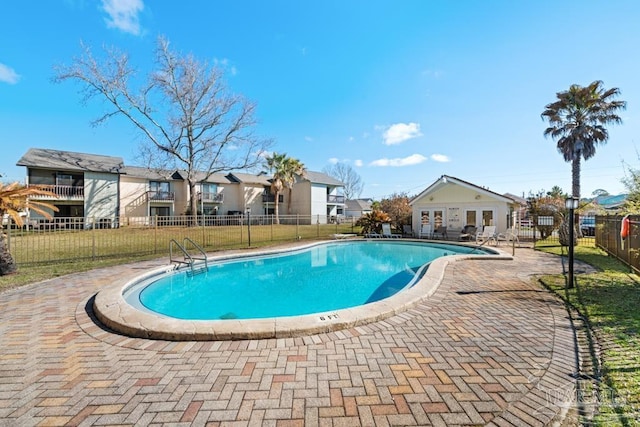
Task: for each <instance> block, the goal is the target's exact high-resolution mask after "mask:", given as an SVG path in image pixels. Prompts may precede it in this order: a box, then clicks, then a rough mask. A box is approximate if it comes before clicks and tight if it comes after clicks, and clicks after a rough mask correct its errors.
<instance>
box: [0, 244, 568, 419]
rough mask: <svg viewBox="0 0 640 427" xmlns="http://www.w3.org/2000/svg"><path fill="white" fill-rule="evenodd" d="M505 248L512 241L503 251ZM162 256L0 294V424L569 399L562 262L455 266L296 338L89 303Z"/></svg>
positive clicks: (502, 411) (466, 409)
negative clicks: (205, 338) (405, 306)
mask: <svg viewBox="0 0 640 427" xmlns="http://www.w3.org/2000/svg"><path fill="white" fill-rule="evenodd" d="M509 253H510V250H509ZM161 263H163V261H148V262H141V263H136V264H131V265H127V266H118V267H111V268H106V269H101V270H94V271H91V272H88V273H78V274H74V275H70V276H66V277H61V278H57V279H53V280H49V281H46V282H42V283H38V284H34V285H30V286H26V287H22V288H18V289H12V290H8V291H6V292H3V293H0V425H2V426H4V425H6V426H34V425H42V426H53V425H60V426H61V425H144V426H146V425H152V424H155V425H171V426H180V425H184V426H192V425H193V426H204V425H209V426H227V425H228V426H250V425H251V426H254V425H255V426H316V425H317V426H359V425H368V426H371V425H380V426H386V425H419V426H427V425H436V426H456V425H459V426H471V425H473V426H475V425H485V424H489V425H499V426H507V425H518V426H520V425H532V426H543V425H551V424H552V423H553V421H554V418H555V419H557V417H558V414H561V413H562V412H563V410H564V409H566V408H567V407H568V406H570V405H571V404H570V400H571V399H572V398H573V379H572V377H571V375H572V373H573V372H574V371H575V363H576V362H575V350H574V339H573V331H572V329H571V325H570V323H569V321H568V319H567V313H566V311H565V308H564V306H563V304H562V303H561V302H560V301H559V300H557V299H556V298H554V297H553V296H552V295H551V294H549V293H547V292H546V291H545V290H544V289H542V288H541V287H539V286H538V285H537V284H535V283H531V282H530V280H529V279H528V278H529V276H530V275H531V274H537V273H560V272H561V271H562V266H561V263H560V259H559V258H557V257H554V256H551V255H546V254H543V253H538V252H534V251H533V250H532V249H528V248H519V249H516V257H515V260H513V261H492V262H490V263H488V262H486V261H485V262H483V261H464V262H457V263H452V264H451V265H450V266H449V267H448V268H447V270H446V274H445V278H444V280H443V282H442V284H441V286H440V287H439V289H438V290H437V291H436V293H435V294H434V295H433V297H432V298H430V299H428V300H427V301H426V302H424V303H422V304H420V305H419V306H417V307H416V308H414V309H412V310H409V311H407V312H404V313H401V314H398V315H396V316H394V317H391V318H389V319H386V320H385V321H380V322H377V323H371V324H368V325H366V326H362V327H357V328H353V329H348V330H343V331H338V332H334V333H329V334H321V335H312V336H307V337H302V338H289V339H267V340H245V341H225V342H222V341H213V342H166V341H152V340H144V339H134V338H128V337H125V336H121V335H117V334H113V333H111V332H109V331H107V330H104V329H102V328H101V327H100V326H99V325H98V324H96V323H95V321H94V320H93V318H92V317H91V312H90V310H88V307H90V304H88V303H89V300H90V298H91V297H92V296H93V295H95V293H96V292H97V291H98V290H99V289H100V288H101V287H103V286H105V285H108V284H109V283H110V278H111V277H114V276H118V277H121V276H123V275H137V274H140V273H141V272H142V271H144V270H145V269H147V268H150V267H153V266H158V265H160V264H161Z"/></svg>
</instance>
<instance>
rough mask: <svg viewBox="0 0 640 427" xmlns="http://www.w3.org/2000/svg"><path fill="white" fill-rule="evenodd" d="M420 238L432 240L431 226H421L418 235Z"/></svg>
mask: <svg viewBox="0 0 640 427" xmlns="http://www.w3.org/2000/svg"><path fill="white" fill-rule="evenodd" d="M418 237H419V238H421V239H424V238H427V239H430V238H431V224H422V225H421V226H420V234H419V235H418Z"/></svg>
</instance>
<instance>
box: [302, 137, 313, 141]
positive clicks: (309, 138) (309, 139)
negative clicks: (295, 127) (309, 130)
mask: <svg viewBox="0 0 640 427" xmlns="http://www.w3.org/2000/svg"><path fill="white" fill-rule="evenodd" d="M304 140H305V141H307V142H313V138H312V137H310V136H305V137H304Z"/></svg>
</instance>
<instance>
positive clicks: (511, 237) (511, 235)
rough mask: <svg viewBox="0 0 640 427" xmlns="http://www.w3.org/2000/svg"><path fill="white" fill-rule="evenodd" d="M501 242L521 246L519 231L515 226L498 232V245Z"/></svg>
mask: <svg viewBox="0 0 640 427" xmlns="http://www.w3.org/2000/svg"><path fill="white" fill-rule="evenodd" d="M500 242H507V243H513V244H518V247H519V246H520V239H519V238H518V231H517V230H516V229H515V228H510V229H508V230H507V231H505V232H504V233H498V235H497V236H496V245H498V244H500Z"/></svg>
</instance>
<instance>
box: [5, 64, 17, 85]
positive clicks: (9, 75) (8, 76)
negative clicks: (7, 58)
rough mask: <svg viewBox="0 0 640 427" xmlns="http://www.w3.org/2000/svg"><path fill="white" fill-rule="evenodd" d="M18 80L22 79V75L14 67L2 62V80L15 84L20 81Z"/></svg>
mask: <svg viewBox="0 0 640 427" xmlns="http://www.w3.org/2000/svg"><path fill="white" fill-rule="evenodd" d="M18 80H20V75H19V74H18V73H16V72H15V71H14V70H13V68H10V67H7V66H6V65H4V64H0V82H5V83H9V84H11V85H14V84H16V83H18Z"/></svg>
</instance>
